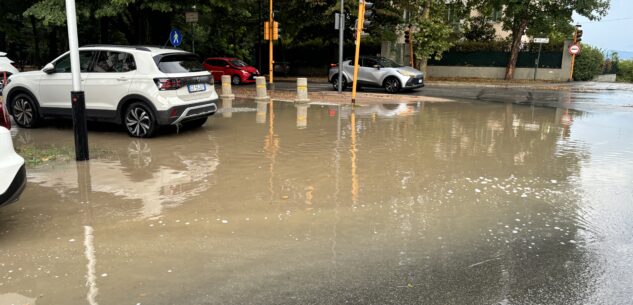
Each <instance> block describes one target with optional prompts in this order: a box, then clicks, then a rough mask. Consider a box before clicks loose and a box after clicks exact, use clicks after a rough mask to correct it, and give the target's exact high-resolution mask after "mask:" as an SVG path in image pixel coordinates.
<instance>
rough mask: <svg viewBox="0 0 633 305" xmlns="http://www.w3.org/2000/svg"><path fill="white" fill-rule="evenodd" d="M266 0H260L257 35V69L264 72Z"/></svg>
mask: <svg viewBox="0 0 633 305" xmlns="http://www.w3.org/2000/svg"><path fill="white" fill-rule="evenodd" d="M263 21H264V0H259V25H258V28H259V32H258V36H257V40H258V43H257V69H258V70H259V73H262V72H261V71H262V35H263V34H262V27H263V25H264V22H263Z"/></svg>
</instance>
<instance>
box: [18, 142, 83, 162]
mask: <svg viewBox="0 0 633 305" xmlns="http://www.w3.org/2000/svg"><path fill="white" fill-rule="evenodd" d="M15 151H16V152H17V153H18V154H19V155H20V156H22V158H24V161H25V162H26V164H27V166H37V165H41V164H44V163H46V162H50V161H69V160H72V156H73V155H74V151H73V150H72V149H69V148H66V147H57V146H48V145H47V146H21V147H16V149H15Z"/></svg>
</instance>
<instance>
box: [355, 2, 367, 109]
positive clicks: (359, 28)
mask: <svg viewBox="0 0 633 305" xmlns="http://www.w3.org/2000/svg"><path fill="white" fill-rule="evenodd" d="M358 2H359V3H358V21H357V22H358V24H356V52H355V53H354V54H355V56H354V79H353V80H352V104H356V87H357V85H356V84H357V83H358V57H359V56H360V34H361V33H362V32H363V24H364V23H365V2H364V1H363V0H360V1H358Z"/></svg>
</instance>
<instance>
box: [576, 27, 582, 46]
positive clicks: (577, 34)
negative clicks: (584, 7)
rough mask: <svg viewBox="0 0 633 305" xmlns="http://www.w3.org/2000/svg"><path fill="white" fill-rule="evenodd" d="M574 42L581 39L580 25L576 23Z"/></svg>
mask: <svg viewBox="0 0 633 305" xmlns="http://www.w3.org/2000/svg"><path fill="white" fill-rule="evenodd" d="M575 40H576V43H578V42H581V41H582V26H581V25H576V35H575Z"/></svg>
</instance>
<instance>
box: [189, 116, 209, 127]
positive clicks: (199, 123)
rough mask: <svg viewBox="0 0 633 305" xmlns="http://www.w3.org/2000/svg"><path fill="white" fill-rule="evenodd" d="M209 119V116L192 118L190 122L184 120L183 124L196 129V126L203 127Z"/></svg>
mask: <svg viewBox="0 0 633 305" xmlns="http://www.w3.org/2000/svg"><path fill="white" fill-rule="evenodd" d="M207 119H208V117H204V118H199V119H195V120H191V121H188V122H184V123H183V125H184V126H185V128H187V129H196V128H200V127H202V125H204V123H206V122H207Z"/></svg>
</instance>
